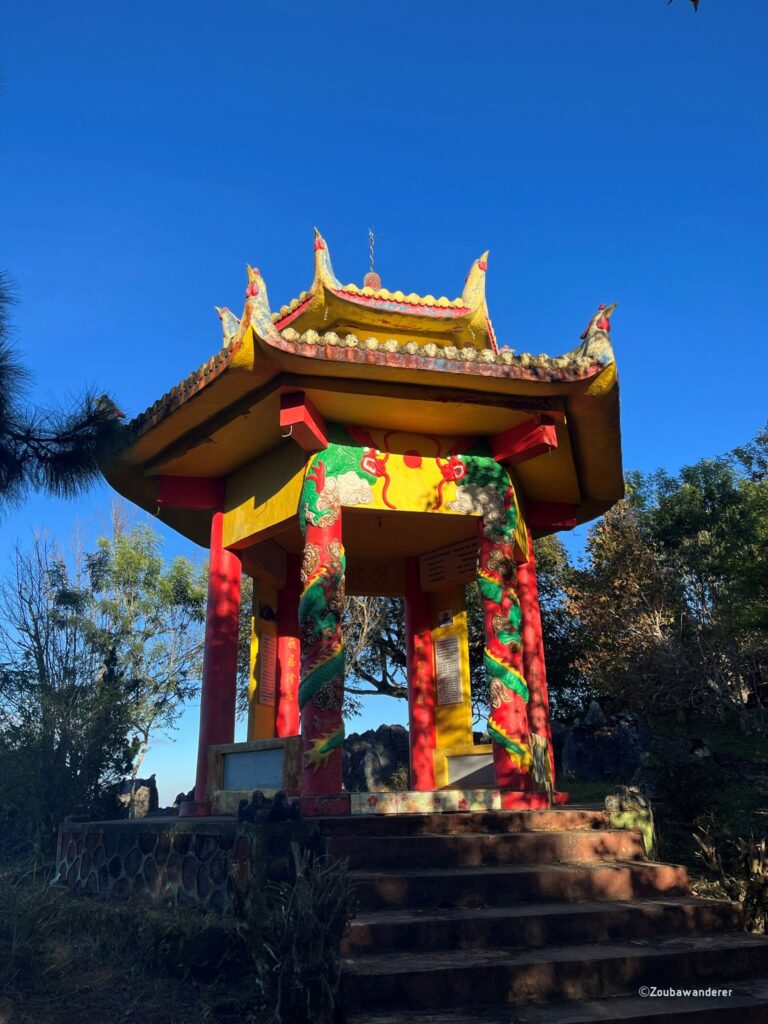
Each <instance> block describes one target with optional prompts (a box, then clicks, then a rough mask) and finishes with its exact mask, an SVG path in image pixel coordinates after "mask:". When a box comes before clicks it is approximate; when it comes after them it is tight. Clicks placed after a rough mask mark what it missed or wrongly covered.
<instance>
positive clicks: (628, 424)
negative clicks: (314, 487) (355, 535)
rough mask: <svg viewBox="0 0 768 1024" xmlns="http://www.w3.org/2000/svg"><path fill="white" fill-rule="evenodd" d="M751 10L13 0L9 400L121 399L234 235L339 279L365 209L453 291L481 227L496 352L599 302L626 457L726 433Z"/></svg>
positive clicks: (734, 5)
mask: <svg viewBox="0 0 768 1024" xmlns="http://www.w3.org/2000/svg"><path fill="white" fill-rule="evenodd" d="M767 28H768V7H767V6H766V4H765V3H764V0H729V2H725V0H701V4H700V7H699V12H698V14H694V12H693V9H692V7H691V5H690V4H689V3H688V2H687V0H676V2H675V3H674V4H673V5H672V6H667V4H666V2H665V0H578V2H574V0H505V2H503V3H502V2H495V3H481V4H467V3H466V2H459V0H441V2H438V0H421V2H419V3H413V2H412V0H411V2H410V3H405V2H401V0H396V2H392V0H390V2H387V3H375V4H374V3H355V4H353V3H351V2H342V0H331V2H326V3H309V2H306V0H282V2H279V0H223V2H220V3H217V4H215V5H213V4H210V3H207V2H202V0H192V2H185V3H183V4H182V3H180V2H177V0H163V3H161V4H158V3H156V2H152V3H150V2H148V0H135V2H134V3H132V4H130V5H118V4H114V3H104V2H103V0H102V2H100V3H95V2H91V0H78V3H76V4H70V5H62V4H60V3H56V4H54V3H52V2H49V0H42V2H37V3H25V2H21V0H8V2H6V3H5V4H4V5H3V11H2V14H0V68H2V74H3V78H4V95H3V97H2V98H0V146H1V147H2V148H1V150H0V153H1V156H0V196H1V197H2V205H3V211H2V219H1V220H0V242H1V243H2V244H1V247H0V266H3V267H4V268H5V269H6V270H7V271H8V272H9V273H10V274H11V276H12V277H13V278H14V280H15V282H16V286H17V292H18V295H19V300H20V301H19V305H18V307H17V309H16V311H15V336H16V341H17V343H18V346H19V348H20V350H21V352H22V353H23V355H24V358H25V360H26V361H28V362H29V364H30V365H31V366H33V367H34V369H35V372H36V381H35V389H34V398H35V400H36V401H38V402H40V403H43V404H46V403H52V402H61V401H65V400H66V399H67V398H68V397H71V396H73V395H76V394H77V393H78V392H80V391H81V390H82V388H83V385H84V384H89V385H92V386H94V387H96V388H97V389H98V390H99V391H110V392H111V393H112V394H113V395H114V397H115V398H116V399H117V401H118V403H119V404H120V406H121V407H122V408H123V409H124V410H125V412H126V413H127V414H128V415H133V414H135V413H137V412H138V411H140V410H141V409H142V408H144V407H145V406H147V405H149V404H150V403H151V402H152V401H153V400H154V399H155V398H156V397H158V396H159V395H160V394H161V393H162V392H163V391H165V390H166V389H167V388H168V387H170V386H171V385H173V384H174V383H176V382H177V381H178V380H179V379H180V378H181V377H183V376H184V375H186V374H187V373H188V372H189V371H190V370H192V369H193V368H195V367H196V366H197V365H199V364H200V363H202V362H203V361H204V360H206V359H207V358H208V357H209V356H210V355H211V354H212V353H213V352H214V351H215V349H216V348H217V347H218V344H219V337H220V334H219V323H218V318H217V317H216V314H215V312H214V310H213V307H214V305H229V306H231V307H232V308H233V309H235V310H236V311H237V312H239V310H240V308H241V305H242V294H243V290H244V287H245V281H246V279H245V264H246V262H250V263H253V264H255V265H257V266H259V267H260V269H261V270H262V273H263V274H264V276H265V279H266V282H267V285H268V288H269V294H270V298H271V301H272V305H273V308H277V307H279V306H280V305H281V304H282V303H283V302H285V301H287V300H288V299H290V298H292V297H293V296H294V295H296V294H298V292H299V291H301V290H302V289H304V288H306V287H307V285H308V284H309V281H310V279H311V264H312V227H313V225H315V224H317V225H318V226H319V227H320V229H321V230H322V231H323V233H324V234H325V236H326V238H327V239H328V241H329V243H330V247H331V252H332V255H333V260H334V265H335V268H336V270H337V273H338V274H339V276H340V277H341V278H342V279H343V280H345V281H347V280H356V281H359V280H360V279H361V278H362V275H363V274H364V272H365V270H366V269H367V229H368V227H369V226H372V227H373V228H374V229H375V231H376V237H377V246H376V253H377V257H376V263H377V270H379V272H380V273H381V275H382V278H383V283H384V285H385V286H387V287H389V288H391V289H397V288H400V289H402V290H403V291H405V292H410V291H416V292H421V293H422V294H426V293H429V292H431V293H432V294H437V295H439V294H448V295H451V296H453V295H456V294H458V293H459V292H460V290H461V285H462V282H463V279H464V275H465V274H466V271H467V269H468V268H469V264H470V262H471V261H472V260H473V259H474V258H475V257H477V256H478V255H479V254H480V253H481V252H482V251H483V250H484V249H486V248H490V249H491V259H490V265H489V279H488V296H489V304H490V308H491V315H492V316H493V319H494V324H495V327H496V331H497V334H498V336H499V340H500V342H501V343H502V344H509V345H512V346H514V347H515V348H518V349H520V350H530V351H532V352H534V353H538V352H542V351H546V352H549V353H550V354H558V353H560V352H562V351H566V350H567V349H569V348H571V347H572V346H573V345H574V343H575V342H576V340H577V338H578V335H579V333H580V332H581V330H582V329H583V328H584V326H585V324H586V322H587V320H588V318H589V316H590V314H591V313H592V312H593V310H594V308H595V307H596V305H597V303H599V302H612V301H616V302H618V303H619V309H618V310H617V313H616V314H615V316H614V320H613V323H614V330H613V335H614V343H615V346H616V350H617V357H618V362H619V369H620V376H621V387H622V417H623V437H624V453H625V464H626V465H627V467H633V468H634V467H636V468H640V469H646V470H649V469H654V468H656V467H658V466H665V467H667V468H669V469H671V470H675V469H676V468H678V467H679V466H680V465H682V464H685V463H687V462H692V461H695V460H696V459H698V458H700V457H702V456H709V455H715V454H717V453H719V452H722V451H724V450H727V449H728V448H730V447H732V446H733V445H735V444H738V443H740V442H743V441H745V440H747V439H748V438H749V437H751V436H752V435H753V434H754V433H755V431H756V430H757V429H758V427H759V426H760V425H761V424H762V423H764V422H765V420H766V418H767V414H766V395H767V394H768V387H767V386H766V373H765V333H766V332H765V320H766V314H765V308H766V302H765V270H766V266H765V242H764V238H765V226H766V195H767V193H766V135H765V118H764V110H765V101H766V76H765V71H764V66H765V61H764V54H765V50H766V36H767V33H766V29H767ZM109 502H110V494H109V492H108V489H107V488H106V487H101V488H95V489H94V491H93V492H92V494H91V495H89V496H88V497H86V498H85V499H82V500H80V501H78V502H76V503H68V504H65V503H55V502H50V501H47V500H44V499H41V498H35V499H33V500H32V501H30V502H29V503H28V504H27V505H25V507H24V508H23V509H22V510H19V511H18V512H17V513H14V514H12V515H8V516H6V517H5V519H4V520H3V521H2V522H1V523H0V530H2V536H3V542H4V543H3V549H4V550H6V551H7V549H8V547H9V546H10V544H11V543H12V542H13V541H14V540H15V539H16V538H17V537H20V538H22V539H23V538H24V537H25V536H28V534H29V530H30V528H32V527H36V526H47V527H48V528H49V529H51V530H52V531H54V532H56V533H57V534H59V535H62V534H66V533H67V532H68V531H70V530H71V529H72V528H73V527H74V525H75V523H76V522H79V523H80V524H81V525H82V528H83V529H84V530H85V531H86V532H87V531H88V530H98V528H99V523H100V521H103V517H104V516H105V515H106V513H107V510H108V506H109ZM578 539H579V538H577V540H578ZM167 549H168V551H169V552H171V553H172V552H175V551H184V550H189V549H188V547H187V546H186V545H185V544H184V543H183V542H180V541H179V540H178V539H177V538H174V537H169V538H168V547H167ZM195 716H196V709H194V708H192V709H190V712H189V714H188V715H187V716H185V719H184V723H183V726H182V728H181V729H180V731H179V733H178V737H177V742H176V743H175V744H173V745H168V744H166V745H161V746H158V747H156V749H155V751H153V752H152V754H150V756H149V758H148V767H149V769H150V770H156V771H157V772H158V774H159V775H160V776H161V780H160V781H161V783H162V790H161V795H163V797H165V796H168V795H170V796H171V797H172V796H173V795H174V793H175V792H176V791H177V789H179V788H181V787H182V786H188V785H189V784H191V779H192V773H193V766H194V751H193V747H194V735H195V731H196V721H195ZM392 718H393V713H392V711H391V709H389V708H385V705H384V704H383V703H379V704H375V705H374V710H373V711H372V712H371V713H370V714H366V716H365V719H363V720H357V721H356V722H354V723H352V724H351V728H358V727H360V726H363V727H364V726H365V725H366V724H376V722H380V721H383V720H391V719H392ZM171 791H172V792H171Z"/></svg>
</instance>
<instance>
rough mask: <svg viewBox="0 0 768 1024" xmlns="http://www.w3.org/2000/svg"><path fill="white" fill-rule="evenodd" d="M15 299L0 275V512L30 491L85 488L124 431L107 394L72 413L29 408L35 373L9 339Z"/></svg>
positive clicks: (61, 492)
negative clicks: (29, 368) (32, 379)
mask: <svg viewBox="0 0 768 1024" xmlns="http://www.w3.org/2000/svg"><path fill="white" fill-rule="evenodd" d="M12 302H13V296H12V293H11V289H10V286H9V283H8V278H7V277H6V276H5V275H3V274H2V273H0V512H1V511H2V510H3V509H4V508H7V507H8V506H9V505H11V504H14V503H16V502H18V501H20V500H21V498H22V497H23V496H24V494H25V493H26V492H27V491H28V490H29V489H36V490H43V491H45V492H46V493H48V494H52V495H57V496H63V497H71V496H72V495H74V494H77V493H79V492H80V491H82V490H84V489H85V488H86V487H88V486H89V485H90V484H91V483H93V481H94V480H96V479H97V478H98V476H99V461H100V459H102V458H103V457H104V456H105V455H107V454H108V453H109V452H114V451H115V450H116V449H117V448H119V446H120V445H121V444H122V439H123V436H124V433H125V431H124V429H123V428H122V427H121V426H120V415H121V414H120V413H119V411H118V410H117V408H116V407H115V405H114V403H113V402H112V401H111V399H110V398H109V397H108V396H107V395H102V396H101V397H96V396H95V395H92V394H85V395H84V397H83V398H82V399H81V400H80V401H79V402H77V403H76V404H75V405H74V407H73V408H72V409H70V410H68V411H60V410H58V411H57V410H41V409H38V410H31V409H29V408H28V407H27V405H26V397H27V394H28V391H29V385H30V382H31V377H30V374H29V372H28V370H27V369H26V368H25V367H24V366H23V364H22V363H21V361H20V360H19V358H18V357H17V355H16V353H15V352H14V350H13V348H12V346H11V343H10V331H11V325H10V308H11V305H12Z"/></svg>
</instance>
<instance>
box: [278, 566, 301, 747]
mask: <svg viewBox="0 0 768 1024" xmlns="http://www.w3.org/2000/svg"><path fill="white" fill-rule="evenodd" d="M299 574H300V567H299V559H298V558H297V557H296V556H295V555H289V556H288V560H287V579H286V584H285V586H284V587H283V589H282V590H281V591H280V596H279V598H278V605H277V631H278V632H277V708H276V710H275V735H276V736H281V737H282V736H298V734H299V682H300V678H301V677H300V673H299V669H300V662H301V642H300V639H299V595H300V593H301V586H300V582H301V581H300V575H299Z"/></svg>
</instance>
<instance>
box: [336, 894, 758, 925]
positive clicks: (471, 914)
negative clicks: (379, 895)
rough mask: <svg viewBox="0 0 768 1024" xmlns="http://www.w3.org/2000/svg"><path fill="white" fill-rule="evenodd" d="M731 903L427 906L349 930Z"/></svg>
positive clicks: (364, 918) (372, 915) (361, 917)
mask: <svg viewBox="0 0 768 1024" xmlns="http://www.w3.org/2000/svg"><path fill="white" fill-rule="evenodd" d="M737 905H738V904H735V903H732V902H731V901H730V900H716V899H700V898H698V897H696V896H675V897H673V898H670V897H658V898H654V897H638V898H635V899H631V900H612V901H610V902H609V901H606V900H582V901H580V902H574V903H569V902H567V901H565V900H559V901H553V902H551V903H544V902H542V903H527V902H521V903H513V904H510V905H509V906H496V907H428V908H425V909H424V910H421V911H414V910H408V909H405V908H388V909H386V910H368V911H363V912H361V913H359V914H357V916H356V917H355V919H354V920H353V921H352V924H351V927H352V928H354V927H355V926H356V925H357V926H369V925H373V924H410V923H411V922H414V921H433V922H435V923H439V922H441V921H445V922H447V921H469V920H483V919H485V918H489V919H494V920H499V919H502V918H510V917H521V918H522V917H532V916H533V917H545V916H547V915H549V914H551V915H553V916H557V915H560V914H592V913H599V914H613V913H621V912H624V911H626V910H637V909H640V910H647V909H656V908H659V909H661V910H663V909H665V908H670V907H671V908H678V907H714V908H718V907H735V906H737Z"/></svg>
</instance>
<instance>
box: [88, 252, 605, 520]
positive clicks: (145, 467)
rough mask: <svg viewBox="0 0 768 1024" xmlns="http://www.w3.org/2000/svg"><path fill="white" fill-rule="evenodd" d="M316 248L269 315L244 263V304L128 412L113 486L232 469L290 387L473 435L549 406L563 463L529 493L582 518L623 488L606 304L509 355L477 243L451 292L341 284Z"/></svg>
mask: <svg viewBox="0 0 768 1024" xmlns="http://www.w3.org/2000/svg"><path fill="white" fill-rule="evenodd" d="M314 257H315V272H314V279H313V282H312V285H311V287H310V289H309V290H308V291H307V292H304V293H302V294H301V295H300V296H299V297H298V298H297V299H295V300H293V302H291V303H289V304H288V305H287V306H283V307H282V309H281V310H280V311H279V312H277V313H273V312H272V310H271V308H270V305H269V299H268V295H267V288H266V285H265V282H264V280H263V278H262V276H261V274H260V273H259V271H258V270H257V269H254V268H251V267H249V268H248V284H247V288H246V298H245V307H244V310H243V314H242V316H241V317H239V318H238V317H236V316H235V315H234V314H233V313H231V312H230V311H229V310H228V309H225V308H224V309H220V310H219V314H220V317H221V322H222V329H223V346H222V348H221V349H220V351H219V352H218V353H216V354H215V355H214V356H212V357H211V358H210V359H209V360H208V361H207V362H206V363H204V364H203V365H202V366H201V367H200V368H199V369H198V370H196V371H194V372H193V373H191V374H189V375H188V376H187V377H185V378H184V379H183V380H182V381H181V382H180V383H179V384H177V385H176V386H175V387H173V388H171V390H170V391H168V392H167V393H166V394H164V395H163V396H162V397H161V398H159V399H158V400H157V401H156V402H154V403H153V404H152V405H151V406H150V407H149V408H148V409H146V410H145V411H144V412H143V413H141V414H140V415H138V416H137V417H136V418H135V419H134V420H133V421H132V422H131V423H130V424H129V428H130V430H131V432H132V440H131V443H130V445H129V447H128V449H127V450H126V452H125V453H124V455H123V457H122V459H121V460H120V463H119V464H115V465H113V466H108V467H105V474H106V475H107V477H108V479H110V481H111V482H112V483H113V484H114V486H115V487H116V488H117V489H118V490H119V491H121V492H122V493H124V494H126V495H127V496H128V497H130V498H131V500H134V501H136V502H137V503H138V504H140V505H143V506H144V507H146V508H152V509H153V510H154V508H155V507H156V505H155V504H153V503H154V493H155V490H154V484H153V483H152V481H153V479H154V477H156V476H157V475H161V474H168V473H170V474H171V475H175V474H181V475H183V474H189V473H192V475H201V476H212V475H222V474H224V475H226V474H228V473H231V472H234V470H235V469H236V468H237V467H238V466H239V465H242V464H243V460H245V461H247V460H248V459H249V458H254V457H256V456H258V455H259V453H260V452H264V451H267V450H269V449H270V448H271V447H273V446H274V445H276V444H279V443H280V433H279V427H278V424H277V420H278V418H279V417H277V414H276V412H275V407H274V401H276V400H277V399H276V398H275V395H279V393H281V392H282V391H286V390H291V389H293V390H304V391H306V393H307V395H311V396H312V401H314V402H315V404H316V405H318V403H319V405H318V407H319V408H320V411H321V413H322V414H323V415H325V417H326V418H328V419H338V420H339V421H341V422H347V421H348V422H353V423H354V422H356V423H361V424H364V425H368V426H371V427H375V426H377V425H391V423H392V422H396V423H398V425H399V426H398V429H426V426H424V427H408V428H406V426H405V425H400V424H405V423H406V421H410V422H413V423H416V422H417V421H418V422H421V421H422V420H423V419H424V415H426V414H424V413H423V410H424V408H425V405H430V407H431V408H432V410H433V411H432V412H431V413H430V414H429V415H430V416H431V420H430V422H429V424H428V426H429V429H430V430H431V431H432V432H438V428H439V429H440V431H441V432H442V433H452V432H453V433H463V432H467V431H468V430H469V428H470V427H477V430H476V433H477V434H478V435H483V434H485V433H492V432H493V431H494V429H497V428H496V427H494V423H497V422H498V418H499V416H502V415H505V416H507V415H509V416H512V417H513V418H514V417H515V416H519V417H524V416H525V415H530V414H531V413H541V412H543V413H547V412H552V413H553V414H555V415H557V416H558V417H559V418H560V421H562V424H563V425H562V427H559V428H558V430H559V432H561V431H563V430H564V431H565V432H566V434H565V435H564V436H563V439H562V442H561V451H560V452H559V454H558V456H557V459H558V460H566V461H565V462H562V464H561V462H560V461H558V462H557V463H556V462H552V461H550V462H549V463H548V468H545V469H541V468H539V469H537V471H536V472H537V473H538V474H539V477H538V479H537V480H536V481H533V480H531V482H530V488H529V489H533V496H534V497H537V494H536V491H537V490H538V491H540V495H539V497H541V496H542V495H543V496H544V497H545V498H546V500H553V501H554V500H562V501H572V502H573V501H575V502H576V504H577V505H578V507H579V511H578V517H579V521H585V520H588V519H591V518H593V517H594V516H595V515H598V514H599V513H600V512H602V511H605V509H607V508H609V507H610V506H611V505H612V504H613V503H614V502H615V501H616V500H617V498H619V497H621V495H622V493H623V472H622V465H621V444H620V428H619V411H618V379H617V374H616V366H615V361H614V354H613V348H612V346H611V341H610V335H609V330H610V316H611V314H612V312H613V309H614V307H613V306H611V307H609V308H608V309H606V308H605V307H601V308H600V310H598V312H597V313H596V314H595V316H594V317H593V318H592V320H591V321H590V324H589V326H588V328H587V330H586V331H585V332H584V333H583V334H582V336H581V341H580V343H579V344H577V345H576V346H575V347H573V348H572V349H570V350H569V351H567V352H565V353H564V354H562V355H559V356H554V357H553V356H548V355H544V354H542V355H533V354H531V353H526V352H522V353H518V352H515V351H514V350H512V349H511V348H506V347H499V346H498V344H497V342H496V338H495V336H494V333H493V328H492V326H491V322H490V319H489V317H488V310H487V305H486V299H485V279H486V270H487V253H486V254H484V255H483V256H482V257H480V259H478V260H475V262H474V263H473V264H472V267H471V268H470V272H469V274H468V276H467V279H466V283H465V286H464V289H463V291H462V295H461V296H459V297H458V298H456V299H452V300H449V299H447V298H442V297H441V298H437V299H435V298H434V297H433V296H429V295H428V296H423V297H421V296H418V295H415V294H408V295H404V294H402V293H400V292H394V293H393V292H389V291H387V290H386V289H382V288H373V287H367V286H366V287H362V288H360V287H357V286H354V285H341V284H340V283H339V282H338V280H337V279H336V277H335V275H334V274H333V270H332V267H331V262H330V255H329V253H328V246H327V243H326V242H325V240H324V239H323V238H322V236H321V235H320V234H319V233H317V234H316V238H315V250H314ZM334 396H336V397H335V398H334ZM270 403H272V404H271V405H270ZM445 403H448V404H445ZM450 409H452V410H459V411H460V413H459V414H460V415H464V416H465V420H464V421H463V425H461V426H459V425H458V420H452V419H451V417H452V415H453V414H452V413H451V412H450V411H448V412H441V410H450ZM462 410H463V411H462ZM472 410H476V411H475V412H473V411H472ZM494 410H495V411H494ZM504 410H507V412H504ZM379 420H380V421H381V423H379V422H378V421H379ZM238 423H242V424H243V426H242V427H240V428H238V427H237V424H238ZM454 423H455V424H456V429H455V430H453V429H452V427H453V424H454ZM246 424H247V426H246ZM563 445H564V446H563ZM566 462H567V466H566ZM568 467H570V468H568ZM566 470H567V472H566ZM526 472H527V470H526ZM542 473H544V474H548V475H549V478H550V482H549V483H547V484H546V486H545V485H544V483H543V482H542V478H541V474H542ZM562 473H566V476H568V475H570V479H571V480H572V483H571V484H570V485H568V487H566V485H565V484H563V485H562V486H560V485H559V484H556V483H553V481H554V480H555V478H556V479H560V478H561V476H562ZM574 474H575V475H574ZM562 478H563V479H565V477H562ZM523 483H524V484H525V485H526V486H528V482H527V481H526V480H523ZM560 491H562V492H563V496H562V497H560V496H559V492H560ZM566 491H567V492H568V493H567V494H566V493H565V492H566ZM576 496H577V497H576Z"/></svg>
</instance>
